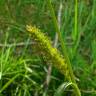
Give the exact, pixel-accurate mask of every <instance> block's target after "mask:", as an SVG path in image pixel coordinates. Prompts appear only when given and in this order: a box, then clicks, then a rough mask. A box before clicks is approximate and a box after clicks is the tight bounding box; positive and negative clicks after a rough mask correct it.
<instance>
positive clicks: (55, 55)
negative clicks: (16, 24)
mask: <svg viewBox="0 0 96 96" xmlns="http://www.w3.org/2000/svg"><path fill="white" fill-rule="evenodd" d="M26 30H27V31H28V32H30V34H31V36H32V38H33V40H34V41H36V42H37V43H39V45H40V46H39V47H40V49H41V50H42V51H43V52H44V54H45V56H46V57H47V58H48V59H49V60H50V61H51V62H52V64H53V66H55V67H56V68H57V69H58V70H59V71H60V72H61V73H62V74H63V75H65V76H66V78H67V79H70V74H69V70H68V67H67V64H66V62H65V59H64V58H63V57H62V55H61V54H60V52H59V51H58V50H57V49H56V48H54V47H52V44H51V41H50V40H49V38H48V37H47V36H45V35H44V33H42V32H41V30H40V29H38V28H36V27H35V26H28V25H27V26H26Z"/></svg>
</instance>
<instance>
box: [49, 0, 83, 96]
mask: <svg viewBox="0 0 96 96" xmlns="http://www.w3.org/2000/svg"><path fill="white" fill-rule="evenodd" d="M47 2H48V6H49V8H50V13H51V16H52V20H53V23H54V27H55V29H56V32H57V33H58V37H59V41H60V43H61V48H62V52H63V55H64V57H65V59H66V62H67V64H68V69H69V72H70V76H71V80H72V82H73V83H74V84H76V81H75V77H74V74H73V70H72V67H71V62H70V59H69V57H68V55H67V50H66V47H65V43H64V40H63V38H62V35H61V32H60V30H59V27H58V22H57V20H56V16H55V13H54V9H53V7H52V4H51V0H47ZM76 86H77V84H76ZM77 90H78V91H77ZM77 90H75V93H76V95H77V96H81V93H80V90H79V88H78V87H77Z"/></svg>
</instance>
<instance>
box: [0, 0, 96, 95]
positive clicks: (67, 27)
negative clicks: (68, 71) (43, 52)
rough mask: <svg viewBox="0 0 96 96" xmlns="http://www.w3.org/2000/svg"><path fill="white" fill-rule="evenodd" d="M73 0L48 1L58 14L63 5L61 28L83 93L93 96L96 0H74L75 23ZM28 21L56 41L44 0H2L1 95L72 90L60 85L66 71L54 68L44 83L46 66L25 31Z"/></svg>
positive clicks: (0, 21) (45, 93)
mask: <svg viewBox="0 0 96 96" xmlns="http://www.w3.org/2000/svg"><path fill="white" fill-rule="evenodd" d="M74 1H75V0H52V5H53V7H54V10H55V13H56V16H57V18H58V11H59V6H60V4H62V6H63V8H62V12H61V17H60V18H61V22H60V30H61V34H62V37H63V38H64V41H65V43H66V47H67V49H68V55H69V58H70V60H71V63H72V67H73V70H74V74H75V76H76V81H77V84H78V86H79V88H80V90H81V92H82V96H96V0H78V23H77V25H75V24H76V23H75V20H74V16H75V10H74V9H75V2H74ZM28 24H30V25H36V26H37V27H39V28H40V29H41V30H42V31H43V32H44V33H45V34H46V35H47V36H49V37H50V39H51V40H52V41H53V42H54V38H55V36H56V32H55V29H54V25H53V22H52V17H51V15H50V11H49V8H48V5H47V2H46V0H0V96H69V94H70V93H71V92H72V91H73V90H72V89H70V88H69V89H67V90H63V89H64V88H62V87H61V86H62V85H64V84H65V83H64V76H63V75H62V74H61V73H59V72H58V70H57V69H55V68H54V67H52V73H51V77H50V78H51V81H50V83H49V85H46V76H47V72H48V66H49V65H48V64H47V62H46V60H44V58H43V57H41V56H40V55H39V53H40V52H39V51H37V47H36V46H35V43H34V42H33V41H32V40H31V38H30V36H29V35H28V33H27V32H25V29H24V28H25V26H26V25H28ZM76 26H77V27H78V32H77V33H75V31H74V30H75V29H76ZM76 34H77V35H76ZM58 49H59V50H61V49H60V44H59V42H58ZM61 53H62V51H61ZM60 88H61V91H60V90H59V89H60ZM57 93H59V95H56V94H57ZM61 93H62V95H60V94H61Z"/></svg>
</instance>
